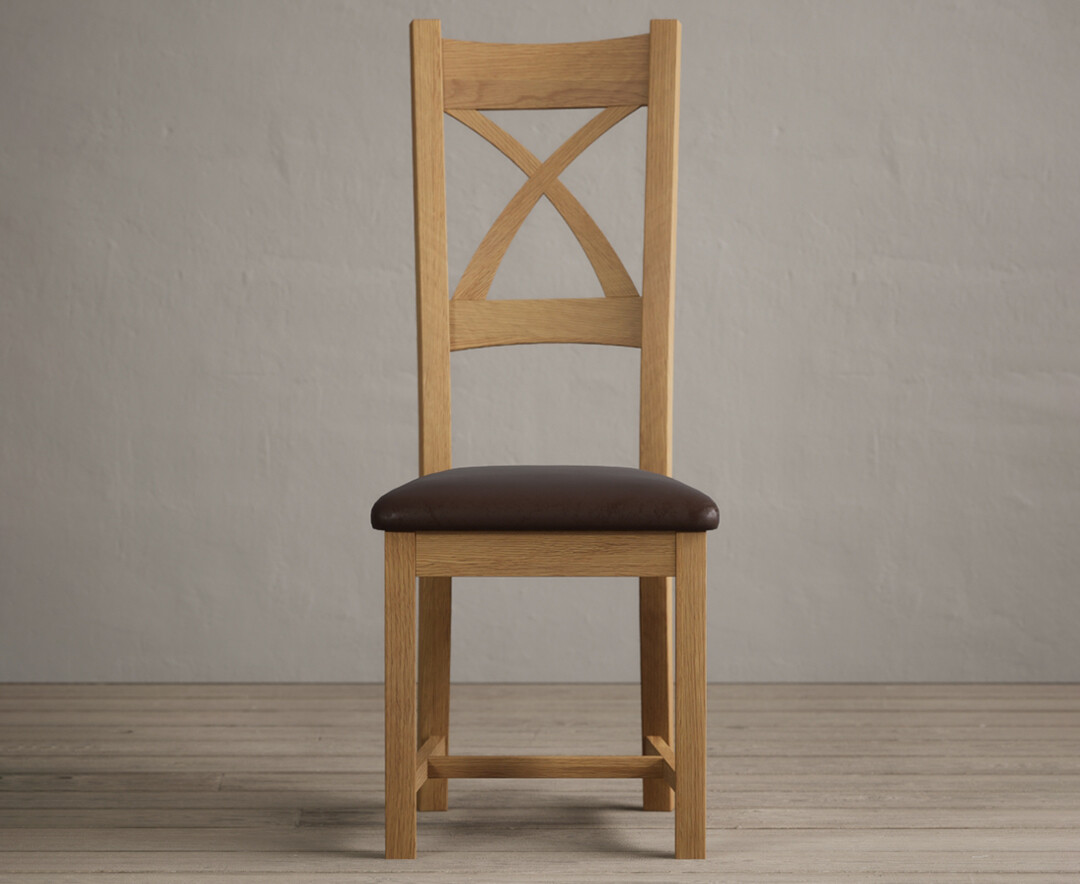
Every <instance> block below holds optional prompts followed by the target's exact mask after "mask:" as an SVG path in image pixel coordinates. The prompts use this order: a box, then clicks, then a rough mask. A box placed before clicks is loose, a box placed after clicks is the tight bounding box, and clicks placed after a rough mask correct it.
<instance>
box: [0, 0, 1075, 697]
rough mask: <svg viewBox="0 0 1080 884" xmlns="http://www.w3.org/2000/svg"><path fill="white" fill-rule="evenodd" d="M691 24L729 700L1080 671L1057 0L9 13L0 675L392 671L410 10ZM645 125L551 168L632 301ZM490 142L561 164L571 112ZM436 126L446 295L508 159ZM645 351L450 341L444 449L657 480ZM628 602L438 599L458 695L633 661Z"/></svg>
mask: <svg viewBox="0 0 1080 884" xmlns="http://www.w3.org/2000/svg"><path fill="white" fill-rule="evenodd" d="M668 16H677V17H679V18H681V19H682V20H683V22H684V79H683V82H684V86H683V130H682V155H681V156H682V165H681V192H680V240H679V281H680V285H679V298H680V300H679V303H678V313H677V317H678V319H677V332H676V334H677V346H678V351H677V352H678V359H677V365H676V387H677V396H676V417H675V422H676V439H677V442H676V474H677V475H678V476H680V477H681V478H683V479H685V480H686V481H689V482H692V483H695V484H699V485H700V486H702V487H703V488H705V489H706V490H708V491H710V492H711V493H712V494H713V495H714V496H715V497H716V499H717V500H718V501H719V503H720V508H721V514H722V521H723V527H722V528H721V530H720V531H718V532H717V533H716V534H714V535H713V536H712V538H711V541H710V555H711V562H710V564H711V576H712V579H711V584H710V591H711V599H710V618H711V621H710V638H711V643H710V660H709V674H710V677H711V678H713V679H721V680H729V679H735V680H773V679H782V680H795V681H798V680H853V681H859V680H953V679H966V680H982V679H1003V680H1012V679H1016V680H1028V679H1033V680H1064V679H1069V680H1074V679H1080V643H1078V642H1077V641H1076V624H1077V623H1078V622H1080V592H1078V591H1077V589H1078V585H1077V584H1078V574H1080V542H1078V536H1080V294H1078V291H1077V280H1078V279H1080V248H1078V247H1077V237H1078V229H1080V228H1078V222H1080V159H1078V152H1077V147H1076V145H1077V144H1078V143H1080V89H1078V88H1077V84H1080V53H1078V52H1077V51H1076V46H1077V45H1078V44H1080V5H1077V4H1075V3H1072V2H1068V0H1063V2H1057V3H1055V2H1045V3H1036V2H1011V3H1010V2H978V3H976V2H965V0H952V2H946V0H941V2H888V0H883V2H875V3H858V2H853V0H849V2H828V0H814V2H806V3H801V2H787V0H785V2H769V0H766V2H754V3H744V2H712V0H709V2H684V3H669V2H652V3H644V2H637V0H630V2H619V3H615V2H586V3H581V2H577V0H575V2H561V0H560V2H545V3H512V4H511V3H503V2H496V0H490V2H449V0H448V2H441V3H440V2H412V0H410V2H285V0H258V2H256V0H243V2H229V3H214V2H193V0H180V2H172V0H170V2H165V0H127V2H121V0H86V2H79V3H71V2H59V0H48V2H43V0H4V2H2V3H0V383H2V386H0V445H2V448H0V679H3V680H9V679H13V680H22V679H27V680H37V679H63V680H88V679H92V680H112V679H130V680H189V679H190V680H196V679H207V680H231V679H251V680H293V679H299V680H320V679H325V680H378V679H380V678H381V672H382V619H381V618H382V597H381V593H382V588H381V543H380V540H381V538H380V536H379V535H377V534H376V533H375V532H373V531H371V530H370V529H369V528H368V523H367V515H368V509H369V506H370V504H371V502H372V501H373V499H374V498H375V497H376V496H377V495H378V494H379V493H380V492H381V491H382V490H384V489H386V488H387V487H388V486H389V485H391V484H392V483H397V482H400V481H403V480H406V479H408V478H410V477H411V476H413V475H414V474H415V459H416V455H415V437H416V419H415V368H414V352H415V351H414V344H413V334H414V333H413V281H412V243H411V223H412V219H411V215H412V210H411V173H410V147H409V112H408V89H409V73H408V52H407V24H408V21H409V19H410V18H413V17H441V18H442V19H444V32H445V33H446V34H447V35H449V36H462V37H469V38H473V39H481V40H484V39H486V40H504V41H522V40H534V41H549V40H550V41H554V40H569V39H586V38H597V37H603V36H613V35H621V34H629V33H638V32H641V31H643V30H645V29H647V27H648V19H649V18H650V17H668ZM641 116H642V115H641V114H640V113H639V114H638V115H637V116H636V117H633V118H631V119H630V120H627V121H626V122H624V123H623V124H621V125H620V127H618V128H617V129H615V130H613V131H612V132H611V133H609V134H608V135H606V136H604V138H603V139H602V140H601V141H600V142H598V143H597V144H596V145H595V146H594V147H593V148H591V149H590V151H589V152H588V153H586V154H585V155H583V156H582V157H581V158H580V159H579V160H578V161H577V162H575V164H574V165H573V166H571V168H570V169H569V170H568V172H567V173H566V175H565V176H564V180H566V181H567V183H568V184H569V185H570V186H571V189H573V190H574V191H575V193H577V194H578V196H579V197H580V198H581V200H582V202H583V203H584V204H585V205H586V207H587V208H589V209H590V210H591V211H592V212H593V213H594V216H595V217H596V218H597V219H598V221H599V222H600V224H601V226H602V227H603V228H604V229H605V230H606V231H608V233H609V235H610V237H611V239H612V241H613V243H614V244H615V245H616V247H617V248H618V249H619V250H620V252H621V253H622V254H623V255H624V259H625V260H626V263H627V265H628V266H629V267H631V268H632V271H633V272H634V273H635V274H636V275H637V276H638V277H639V278H640V270H639V263H640V254H641V252H640V245H639V242H638V237H639V235H640V229H641V199H640V196H639V195H638V194H637V190H636V188H637V187H639V186H640V180H639V179H638V178H637V175H639V174H640V172H641V169H642V158H641V146H642V144H641V142H642V139H643V133H644V126H643V120H642V119H641ZM500 121H501V122H502V123H503V124H504V125H506V126H507V128H509V129H510V130H511V131H513V132H515V133H517V134H519V135H520V137H521V138H522V139H523V140H524V141H525V142H526V143H527V144H529V145H530V146H532V147H533V149H534V151H535V152H537V153H539V154H541V155H543V154H544V153H546V152H547V151H549V150H550V149H551V148H553V147H554V146H555V145H556V144H558V143H559V141H561V139H562V138H563V137H564V136H565V135H566V134H568V132H569V131H570V130H571V129H572V128H574V127H575V126H576V125H577V124H578V122H579V117H578V116H577V115H575V114H572V113H567V114H564V115H562V116H559V115H554V116H552V117H547V118H543V117H541V118H539V119H537V118H534V117H523V116H521V115H516V114H503V115H501V120H500ZM448 126H449V127H450V128H449V130H448V145H449V148H450V153H451V156H450V175H451V181H452V184H451V192H450V196H449V207H450V220H451V225H452V226H451V250H452V263H453V266H452V268H451V269H452V275H456V274H459V273H460V272H461V270H462V268H463V267H464V262H465V261H466V260H467V258H468V255H469V253H470V251H471V248H472V247H473V246H474V245H475V243H476V242H477V241H478V239H479V237H480V236H481V235H482V234H483V232H484V230H485V229H486V226H487V224H488V223H490V221H491V220H492V219H493V218H494V216H495V215H496V214H497V213H498V211H499V210H500V209H501V207H502V205H503V204H504V203H505V201H506V200H507V199H508V198H509V196H510V195H511V194H512V193H513V191H514V190H515V189H516V187H517V186H518V184H519V183H520V180H521V176H520V173H518V172H517V171H516V170H515V169H514V168H513V167H511V166H510V164H509V163H508V162H506V161H505V160H503V159H502V158H501V157H498V156H497V155H495V154H494V153H493V152H492V151H491V150H490V149H489V148H487V147H486V146H485V145H483V144H482V143H480V142H478V140H476V139H475V137H474V136H472V135H470V134H469V133H467V132H465V131H464V130H463V129H462V128H461V127H460V126H458V125H457V124H456V123H454V122H453V121H448ZM628 182H631V183H632V184H633V187H634V188H635V193H634V194H633V195H630V196H627V195H625V194H622V193H621V192H620V191H621V189H622V188H623V187H624V185H626V184H627V183H628ZM556 256H557V257H556ZM549 293H550V294H563V295H578V296H583V295H589V294H597V293H598V288H597V286H596V283H595V279H592V278H590V271H589V268H588V265H587V263H586V262H585V260H584V258H583V256H582V255H581V254H580V251H579V250H578V248H577V246H576V244H574V242H573V240H572V238H571V236H570V234H569V233H568V231H566V229H565V228H564V227H563V226H562V224H561V222H560V221H559V220H558V218H557V216H556V215H555V213H554V211H553V210H551V208H550V207H549V206H547V205H541V206H540V207H538V209H537V211H536V213H535V215H534V217H531V218H530V219H529V221H528V222H527V223H526V225H525V227H524V228H523V230H522V232H521V234H520V235H519V237H518V240H516V241H515V243H514V245H513V246H512V247H511V250H510V253H509V255H508V257H507V260H506V262H505V264H504V266H503V268H502V269H501V270H500V273H499V276H498V278H497V280H496V284H495V290H494V291H493V295H495V296H501V297H521V296H526V297H528V296H542V295H545V294H549ZM553 356H557V357H558V358H559V361H558V362H557V364H553V362H552V359H551V357H553ZM636 370H637V362H636V358H635V354H634V353H633V352H630V351H625V352H624V351H616V350H612V351H606V350H603V349H599V348H570V347H565V348H564V347H553V348H508V349H504V350H493V351H485V352H478V353H472V354H457V355H455V357H454V371H455V375H454V383H455V392H454V408H455V418H456V421H457V423H456V426H455V435H454V443H455V446H456V452H455V453H456V461H457V463H459V464H462V465H464V464H474V463H481V462H485V461H488V462H498V463H508V462H530V461H532V462H550V463H558V462H566V461H571V460H578V461H584V462H611V463H618V464H633V463H634V462H635V455H636V452H635V445H636V432H635V428H634V423H635V421H636V402H637V400H636V396H637V386H636ZM635 597H636V593H635V591H634V584H633V582H632V581H619V580H612V581H591V582H590V581H579V582H576V583H575V582H573V581H569V582H559V581H546V580H533V581H520V582H504V581H495V580H488V581H483V580H474V581H459V583H458V589H457V592H456V597H455V611H454V616H455V636H456V646H455V651H454V661H453V666H454V677H455V678H457V679H460V680H537V681H539V680H596V681H601V680H632V679H634V678H636V674H637V670H636V663H635V654H636V634H635V630H636V625H635V624H636V611H635Z"/></svg>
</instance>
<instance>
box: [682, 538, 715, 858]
mask: <svg viewBox="0 0 1080 884" xmlns="http://www.w3.org/2000/svg"><path fill="white" fill-rule="evenodd" d="M705 537H706V535H705V534H704V533H695V534H678V535H677V536H676V554H675V555H676V560H675V568H676V571H675V763H676V778H677V780H678V787H677V788H676V789H675V858H676V859H704V858H705V827H706V821H705V813H706V810H705V807H706V805H705V777H706V774H705V746H706V736H705V728H706V722H705V672H706V669H705V665H706V661H705V646H706V643H707V632H706V628H705V625H706V624H705V618H706V598H705Z"/></svg>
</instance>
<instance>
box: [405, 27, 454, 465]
mask: <svg viewBox="0 0 1080 884" xmlns="http://www.w3.org/2000/svg"><path fill="white" fill-rule="evenodd" d="M411 34H412V40H411V48H412V124H413V223H414V225H415V237H414V242H415V246H416V341H417V355H418V363H419V370H418V372H417V381H418V384H419V394H418V395H419V399H420V475H421V476H426V475H427V474H428V473H434V472H438V471H440V470H448V469H450V318H449V305H448V304H447V300H448V298H449V294H448V292H449V285H450V283H449V279H448V276H447V263H446V262H447V252H446V164H445V156H444V154H445V148H444V138H443V110H442V105H443V96H442V83H443V77H442V37H441V26H440V24H439V22H438V21H435V20H423V21H414V22H413V23H412V26H411Z"/></svg>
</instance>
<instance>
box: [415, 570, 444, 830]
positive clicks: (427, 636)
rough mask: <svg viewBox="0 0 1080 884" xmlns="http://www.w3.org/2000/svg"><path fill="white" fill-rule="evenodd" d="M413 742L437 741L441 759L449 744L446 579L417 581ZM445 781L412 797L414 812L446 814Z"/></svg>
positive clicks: (435, 578)
mask: <svg viewBox="0 0 1080 884" xmlns="http://www.w3.org/2000/svg"><path fill="white" fill-rule="evenodd" d="M418 604H419V621H420V626H419V637H418V653H417V657H418V662H417V680H418V684H417V697H418V704H417V713H416V741H417V743H418V744H419V745H420V746H423V745H425V744H426V743H427V742H428V741H429V740H431V739H437V740H439V741H440V742H439V743H438V744H437V745H438V751H437V754H439V755H445V754H446V753H447V751H448V746H449V740H450V608H451V581H450V578H449V577H421V578H420V592H419V599H418ZM446 785H447V784H446V782H445V781H435V780H433V781H432V782H430V783H426V784H425V785H424V786H423V788H421V789H420V791H419V792H418V793H417V796H416V809H417V810H446V808H447V800H448V796H447V788H446Z"/></svg>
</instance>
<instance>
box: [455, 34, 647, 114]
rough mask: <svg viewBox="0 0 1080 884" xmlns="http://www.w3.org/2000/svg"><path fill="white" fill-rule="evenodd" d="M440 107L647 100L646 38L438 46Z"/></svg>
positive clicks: (563, 105) (463, 42)
mask: <svg viewBox="0 0 1080 884" xmlns="http://www.w3.org/2000/svg"><path fill="white" fill-rule="evenodd" d="M443 56H444V59H445V62H444V78H445V79H444V85H443V94H444V102H445V107H446V108H447V109H448V110H449V109H455V108H471V109H480V110H488V109H490V110H494V109H509V108H518V109H524V108H568V107H611V106H612V105H619V104H633V105H640V104H644V103H645V102H646V100H647V99H648V79H649V66H648V64H649V36H648V34H639V35H637V36H634V37H620V38H616V39H613V40H595V41H592V42H586V43H562V44H559V43H548V44H531V45H530V44H520V43H519V44H506V43H473V42H469V41H466V40H445V41H444V42H443Z"/></svg>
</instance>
